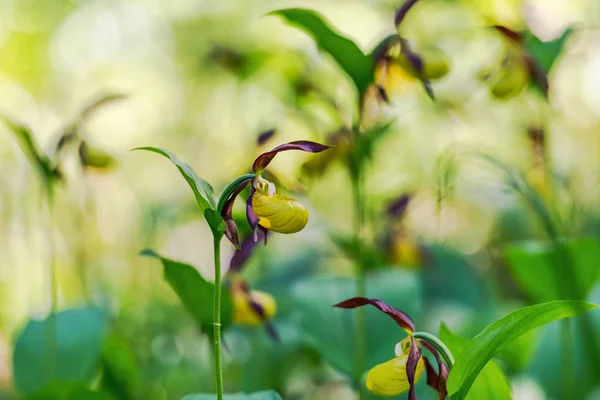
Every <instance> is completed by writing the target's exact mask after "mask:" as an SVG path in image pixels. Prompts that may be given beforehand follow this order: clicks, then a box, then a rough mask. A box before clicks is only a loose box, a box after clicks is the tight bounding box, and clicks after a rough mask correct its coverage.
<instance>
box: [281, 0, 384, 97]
mask: <svg viewBox="0 0 600 400" xmlns="http://www.w3.org/2000/svg"><path fill="white" fill-rule="evenodd" d="M271 15H278V16H281V17H283V18H284V19H286V20H287V21H288V22H289V23H290V24H292V25H294V26H296V27H298V28H299V29H301V30H303V31H304V32H306V33H308V34H309V35H310V36H311V37H312V38H313V39H314V40H315V42H316V43H317V46H318V47H319V48H321V49H322V50H323V51H325V52H327V53H329V54H330V55H331V56H332V57H333V58H334V59H335V61H336V62H337V63H338V64H339V66H340V67H341V68H342V69H343V70H344V71H345V72H346V73H347V74H348V75H349V76H350V78H351V79H352V81H353V82H354V84H355V85H356V88H357V89H358V92H359V93H360V94H362V93H364V92H365V91H366V90H367V88H368V87H369V84H370V83H371V81H372V80H373V73H374V72H373V71H374V65H373V62H372V61H371V59H370V58H369V57H367V56H366V55H365V54H364V53H363V52H362V50H361V49H359V48H358V46H357V45H356V43H354V42H353V41H352V40H350V39H348V38H346V37H344V36H342V35H340V34H339V33H337V32H335V31H334V30H333V29H332V28H331V27H330V26H329V25H328V24H327V22H326V21H325V20H324V19H323V17H322V16H320V15H319V14H317V13H316V12H314V11H311V10H307V9H301V8H288V9H284V10H277V11H273V12H272V13H271Z"/></svg>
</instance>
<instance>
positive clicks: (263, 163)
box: [252, 140, 331, 173]
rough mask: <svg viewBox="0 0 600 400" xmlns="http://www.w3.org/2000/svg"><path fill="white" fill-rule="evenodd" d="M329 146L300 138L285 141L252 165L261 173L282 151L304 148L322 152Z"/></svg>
mask: <svg viewBox="0 0 600 400" xmlns="http://www.w3.org/2000/svg"><path fill="white" fill-rule="evenodd" d="M329 148H331V146H328V145H325V144H320V143H316V142H310V141H308V140H298V141H294V142H289V143H284V144H282V145H279V146H277V147H275V148H274V149H273V150H271V151H268V152H266V153H263V154H261V155H260V156H258V157H257V158H256V160H255V161H254V164H253V165H252V169H253V171H254V172H255V173H259V172H260V171H262V170H263V169H265V168H266V167H267V165H269V163H270V162H271V161H272V160H273V158H275V156H276V155H277V153H279V152H281V151H288V150H302V151H306V152H308V153H320V152H322V151H325V150H327V149H329Z"/></svg>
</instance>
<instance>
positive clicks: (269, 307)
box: [233, 290, 277, 326]
mask: <svg viewBox="0 0 600 400" xmlns="http://www.w3.org/2000/svg"><path fill="white" fill-rule="evenodd" d="M251 300H252V301H253V302H255V303H257V304H259V305H260V306H261V307H262V308H263V310H264V312H265V319H271V317H273V315H275V312H276V311H277V303H276V302H275V299H274V298H273V296H271V295H270V294H269V293H265V292H261V291H259V290H252V291H250V296H248V294H247V293H245V292H234V293H233V309H234V313H233V322H234V323H236V324H239V325H249V326H257V325H260V324H262V322H263V317H262V316H261V315H260V314H259V313H258V312H256V310H255V309H254V308H253V307H252V304H250V301H251Z"/></svg>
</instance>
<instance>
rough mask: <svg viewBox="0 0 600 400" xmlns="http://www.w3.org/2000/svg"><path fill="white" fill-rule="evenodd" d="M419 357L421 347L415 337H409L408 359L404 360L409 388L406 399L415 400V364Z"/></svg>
mask: <svg viewBox="0 0 600 400" xmlns="http://www.w3.org/2000/svg"><path fill="white" fill-rule="evenodd" d="M420 358H421V349H420V348H419V346H417V342H416V341H415V338H413V337H412V336H411V337H410V352H409V353H408V359H407V360H406V377H407V378H408V384H409V385H410V390H409V391H408V400H417V393H416V392H415V372H416V371H417V364H418V363H419V359H420Z"/></svg>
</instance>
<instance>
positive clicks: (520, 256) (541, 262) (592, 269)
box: [505, 238, 600, 302]
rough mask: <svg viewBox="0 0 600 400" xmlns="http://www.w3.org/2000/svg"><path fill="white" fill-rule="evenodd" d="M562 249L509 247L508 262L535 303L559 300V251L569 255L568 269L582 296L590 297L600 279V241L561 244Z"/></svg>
mask: <svg viewBox="0 0 600 400" xmlns="http://www.w3.org/2000/svg"><path fill="white" fill-rule="evenodd" d="M561 246H562V248H561V249H560V250H558V249H557V248H556V247H555V246H553V245H552V244H551V243H544V242H533V241H526V242H518V243H515V244H512V245H509V246H508V247H507V248H506V251H505V254H506V259H507V261H508V265H509V267H510V270H511V272H512V274H513V276H514V278H515V280H516V281H517V283H518V284H519V286H520V287H521V288H522V289H523V291H524V292H525V293H526V294H527V295H529V296H530V297H531V298H532V299H533V300H534V301H536V302H542V301H551V300H556V299H557V298H559V294H560V293H561V291H560V288H559V287H558V286H557V285H558V284H559V282H557V279H556V274H557V272H556V263H557V262H560V261H559V260H560V259H561V258H560V257H559V254H558V251H564V252H566V253H567V254H568V255H569V257H568V260H570V261H571V263H572V264H571V265H570V266H569V269H570V270H571V271H572V273H573V274H574V275H575V278H576V281H577V287H578V290H579V292H580V293H579V294H580V295H581V296H582V297H587V295H588V293H589V291H590V289H591V288H592V287H593V285H594V284H595V283H596V282H598V279H599V278H600V268H598V260H599V259H600V242H598V241H597V240H596V239H594V238H581V239H574V240H569V241H566V242H562V243H561ZM561 276H562V275H561Z"/></svg>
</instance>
